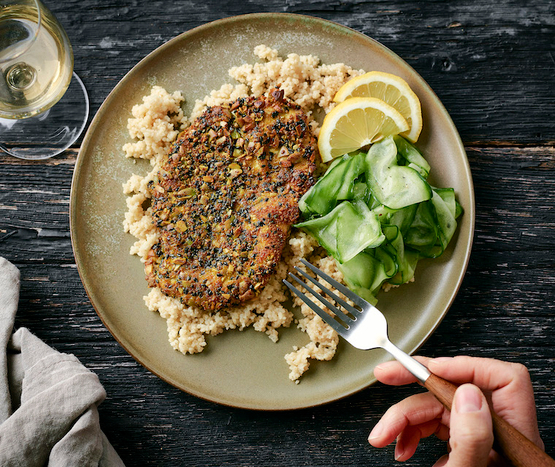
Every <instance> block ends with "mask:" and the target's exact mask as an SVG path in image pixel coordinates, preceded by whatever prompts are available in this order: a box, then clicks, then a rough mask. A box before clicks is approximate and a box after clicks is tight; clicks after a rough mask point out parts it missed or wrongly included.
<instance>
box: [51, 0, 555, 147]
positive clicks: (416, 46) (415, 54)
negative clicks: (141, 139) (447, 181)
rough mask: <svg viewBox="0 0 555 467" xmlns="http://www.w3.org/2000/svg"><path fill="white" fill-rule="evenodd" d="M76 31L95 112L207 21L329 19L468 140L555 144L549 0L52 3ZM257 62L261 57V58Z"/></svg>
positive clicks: (78, 64)
mask: <svg viewBox="0 0 555 467" xmlns="http://www.w3.org/2000/svg"><path fill="white" fill-rule="evenodd" d="M47 3H49V6H50V7H51V9H52V10H53V11H55V13H56V14H57V15H58V17H59V18H60V20H61V21H62V23H63V24H64V25H65V27H66V29H67V30H68V34H69V36H70V38H71V40H72V42H73V45H74V50H75V59H76V60H75V69H76V71H77V72H78V73H79V74H80V75H81V77H82V78H83V80H84V82H85V84H86V85H87V87H88V88H89V91H90V94H91V101H92V102H91V103H92V111H93V112H95V111H96V109H98V107H99V105H100V104H101V103H102V101H103V100H104V98H105V97H106V96H107V95H108V93H109V92H110V90H111V89H112V88H113V87H114V86H115V84H116V83H117V82H118V81H119V80H120V79H121V78H122V77H123V75H124V74H125V73H126V72H127V71H129V70H130V69H131V68H132V67H133V66H134V65H135V64H136V63H137V62H138V61H139V60H140V59H141V58H143V57H144V56H146V55H147V54H148V53H150V52H151V51H152V50H154V49H155V48H156V47H158V46H160V45H162V44H163V43H164V42H166V41H167V40H169V39H170V38H172V37H174V36H176V35H178V34H180V33H182V32H184V31H187V30H189V29H192V28H194V27H196V26H199V25H202V24H205V23H206V22H209V21H213V20H217V19H220V18H224V17H227V16H233V15H238V14H244V13H256V12H285V13H300V14H308V15H312V16H317V17H321V18H324V19H329V20H332V21H335V22H338V23H341V24H343V25H345V26H348V27H351V28H353V29H355V30H357V31H359V32H362V33H364V34H366V35H368V36H370V37H373V38H374V39H376V40H378V41H379V42H381V43H383V44H384V45H386V46H387V47H389V48H390V49H392V50H393V51H394V52H396V53H397V54H398V55H400V56H401V57H402V58H404V59H405V60H406V61H407V62H408V63H409V64H410V65H412V66H413V67H414V68H415V69H416V70H417V71H418V72H419V73H420V74H421V75H422V76H423V77H424V79H426V80H427V81H428V83H429V84H430V85H431V86H432V88H433V89H434V90H435V91H436V93H437V94H438V96H439V97H440V99H441V100H442V101H443V103H444V104H445V106H446V108H447V110H448V111H449V112H450V113H451V115H452V117H453V119H454V121H455V124H456V125H457V127H458V128H459V131H460V132H461V135H462V137H463V140H464V141H465V142H467V143H470V142H478V141H479V142H481V143H483V142H491V141H512V142H519V143H522V142H526V143H531V144H543V143H544V142H546V141H551V142H553V141H555V127H554V126H553V124H552V120H551V118H550V110H549V109H550V108H552V107H553V105H554V104H555V86H553V78H552V77H553V75H554V73H555V59H554V50H553V43H554V38H555V26H554V24H553V17H555V6H554V5H553V3H552V2H550V1H546V0H544V1H534V2H522V1H517V0H502V1H497V2H490V1H487V0H465V1H457V2H444V1H440V0H434V1H427V2H410V1H388V2H384V1H383V0H366V1H364V2H360V1H357V0H346V1H341V2H339V1H331V2H325V1H310V2H308V1H303V0H295V1H288V2H282V1H279V0H264V1H262V0H255V1H251V2H248V3H241V2H237V3H233V2H221V1H220V0H206V1H204V2H202V3H199V2H175V3H173V4H172V5H171V12H169V11H168V6H167V3H166V2H160V1H146V0H136V1H134V2H121V1H120V2H110V3H108V4H107V3H102V2H100V3H99V2H96V1H94V0H87V1H84V2H83V1H79V2H78V1H74V0H72V1H68V0H65V1H63V2H52V1H50V2H47ZM253 59H254V57H253Z"/></svg>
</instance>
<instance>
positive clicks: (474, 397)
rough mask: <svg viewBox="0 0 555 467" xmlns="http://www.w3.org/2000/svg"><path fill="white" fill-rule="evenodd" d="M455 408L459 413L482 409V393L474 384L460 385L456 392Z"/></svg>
mask: <svg viewBox="0 0 555 467" xmlns="http://www.w3.org/2000/svg"><path fill="white" fill-rule="evenodd" d="M455 408H456V410H457V412H459V413H471V412H478V411H480V409H481V408H482V393H481V392H480V390H479V389H478V388H477V387H476V386H474V385H472V384H465V385H463V386H461V387H459V388H458V389H457V392H455Z"/></svg>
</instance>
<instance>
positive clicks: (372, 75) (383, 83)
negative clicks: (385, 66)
mask: <svg viewBox="0 0 555 467" xmlns="http://www.w3.org/2000/svg"><path fill="white" fill-rule="evenodd" d="M352 97H376V98H377V99H381V100H382V101H384V102H385V103H387V104H389V105H390V106H392V107H394V108H395V109H397V110H398V111H399V113H400V114H401V115H402V116H403V117H405V120H406V121H407V122H408V124H409V126H410V128H409V130H407V131H404V132H402V133H401V136H404V137H405V138H407V139H408V140H409V141H411V142H413V143H414V142H416V140H417V139H418V136H420V132H421V131H422V110H421V107H420V100H419V99H418V96H417V95H416V94H415V93H414V91H413V90H412V89H411V88H410V87H409V85H408V84H407V82H406V81H405V80H404V79H402V78H400V77H399V76H396V75H392V74H390V73H383V72H381V71H371V72H369V73H365V74H364V75H360V76H357V77H356V78H353V79H351V80H349V81H347V82H346V83H345V84H344V85H343V86H342V87H341V88H340V89H339V91H338V92H337V94H336V95H335V97H334V99H333V100H334V101H335V102H343V101H345V100H346V99H349V98H352Z"/></svg>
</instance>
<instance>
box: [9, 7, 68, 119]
mask: <svg viewBox="0 0 555 467" xmlns="http://www.w3.org/2000/svg"><path fill="white" fill-rule="evenodd" d="M40 21H41V23H40V27H39V15H38V12H37V9H36V8H34V7H31V6H28V5H7V6H0V72H1V76H0V118H10V119H21V118H26V117H30V116H33V115H36V114H38V113H41V112H44V111H45V110H47V109H49V108H50V107H51V106H53V105H54V104H55V103H56V102H58V100H59V99H60V98H61V97H62V96H63V95H64V93H65V91H66V89H67V87H68V86H69V83H70V81H71V77H72V73H73V53H72V49H71V44H70V43H69V39H68V37H67V35H66V33H65V31H64V30H63V28H62V27H61V26H60V24H59V23H58V22H57V21H56V19H55V18H54V16H53V15H52V14H51V13H50V12H49V11H48V10H47V9H46V8H44V7H42V6H41V10H40Z"/></svg>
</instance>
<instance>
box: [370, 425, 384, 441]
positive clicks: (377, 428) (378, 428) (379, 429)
mask: <svg viewBox="0 0 555 467" xmlns="http://www.w3.org/2000/svg"><path fill="white" fill-rule="evenodd" d="M382 432H383V428H382V426H381V425H380V424H379V423H378V424H377V425H376V426H375V427H374V429H373V430H372V431H371V432H370V436H368V439H376V438H379V437H380V436H381V435H382Z"/></svg>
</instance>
